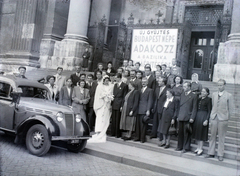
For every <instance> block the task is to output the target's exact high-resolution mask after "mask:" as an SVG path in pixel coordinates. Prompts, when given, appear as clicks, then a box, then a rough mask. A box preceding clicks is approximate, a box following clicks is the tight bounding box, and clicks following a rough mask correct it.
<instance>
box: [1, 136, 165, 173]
mask: <svg viewBox="0 0 240 176" xmlns="http://www.w3.org/2000/svg"><path fill="white" fill-rule="evenodd" d="M0 157H1V160H0V164H1V165H0V175H3V176H26V175H27V176H31V175H32V176H38V175H39V176H44V175H46V176H51V175H53V176H56V175H59V176H62V175H64V176H65V175H68V176H76V175H86V176H87V175H89V176H90V175H91V176H92V175H100V176H106V175H119V176H125V175H126V176H128V175H131V176H135V175H144V176H145V175H161V176H163V174H160V173H156V172H151V171H148V170H144V169H139V168H135V167H132V166H128V165H124V164H120V163H116V162H112V161H109V160H105V159H102V158H98V157H95V156H91V155H88V154H83V153H78V154H75V153H70V152H68V151H66V150H62V149H57V148H51V150H50V151H49V152H48V153H47V154H46V155H45V156H43V157H36V156H33V155H31V154H29V153H28V151H27V149H26V147H25V144H20V145H17V144H14V143H13V138H11V137H8V136H5V135H2V134H0Z"/></svg>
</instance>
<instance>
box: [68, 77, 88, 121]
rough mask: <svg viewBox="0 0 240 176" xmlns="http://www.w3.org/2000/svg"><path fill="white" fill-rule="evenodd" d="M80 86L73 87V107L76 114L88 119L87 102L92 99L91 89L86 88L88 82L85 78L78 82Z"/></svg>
mask: <svg viewBox="0 0 240 176" xmlns="http://www.w3.org/2000/svg"><path fill="white" fill-rule="evenodd" d="M77 84H78V85H79V86H75V87H74V88H73V93H72V107H73V111H74V113H75V114H80V115H81V116H82V119H83V120H85V121H86V112H85V110H86V104H88V102H89V100H90V94H89V90H88V89H86V88H84V87H85V85H86V82H85V81H84V80H80V81H79V82H78V83H77Z"/></svg>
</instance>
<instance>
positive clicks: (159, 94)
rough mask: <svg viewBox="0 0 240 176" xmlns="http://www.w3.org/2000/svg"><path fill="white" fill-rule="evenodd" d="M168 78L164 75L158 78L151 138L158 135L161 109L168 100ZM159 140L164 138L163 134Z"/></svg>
mask: <svg viewBox="0 0 240 176" xmlns="http://www.w3.org/2000/svg"><path fill="white" fill-rule="evenodd" d="M166 84H167V79H166V78H165V77H164V76H162V77H160V78H158V87H157V88H156V90H155V92H154V105H153V109H152V112H153V126H152V132H151V135H150V139H152V138H156V137H157V131H158V127H159V124H160V121H161V113H162V112H161V110H162V108H163V105H164V102H165V101H166V92H167V86H166ZM159 140H160V141H161V140H162V136H160V135H159Z"/></svg>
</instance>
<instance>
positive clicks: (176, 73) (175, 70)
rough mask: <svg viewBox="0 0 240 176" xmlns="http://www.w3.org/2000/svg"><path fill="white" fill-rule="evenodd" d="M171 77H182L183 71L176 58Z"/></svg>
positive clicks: (173, 61) (173, 62)
mask: <svg viewBox="0 0 240 176" xmlns="http://www.w3.org/2000/svg"><path fill="white" fill-rule="evenodd" d="M171 75H174V76H182V69H181V68H180V67H178V66H177V60H176V58H174V59H173V60H172V67H171Z"/></svg>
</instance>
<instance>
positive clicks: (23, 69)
mask: <svg viewBox="0 0 240 176" xmlns="http://www.w3.org/2000/svg"><path fill="white" fill-rule="evenodd" d="M26 70H27V69H26V67H24V66H20V67H19V68H18V71H19V74H18V75H17V76H16V77H18V78H23V79H27V77H26V76H25V73H26Z"/></svg>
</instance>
